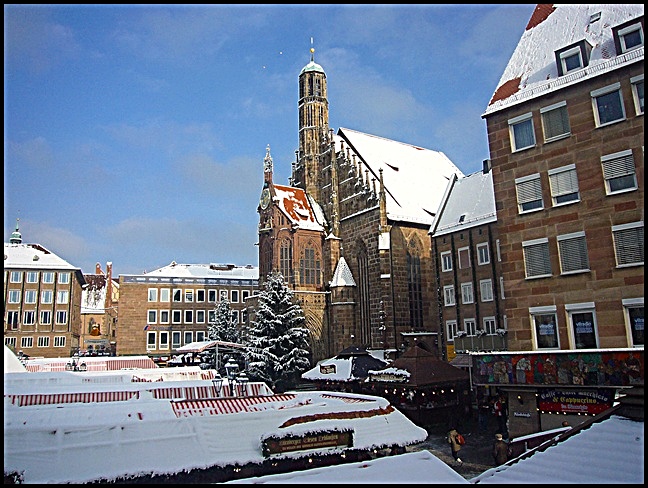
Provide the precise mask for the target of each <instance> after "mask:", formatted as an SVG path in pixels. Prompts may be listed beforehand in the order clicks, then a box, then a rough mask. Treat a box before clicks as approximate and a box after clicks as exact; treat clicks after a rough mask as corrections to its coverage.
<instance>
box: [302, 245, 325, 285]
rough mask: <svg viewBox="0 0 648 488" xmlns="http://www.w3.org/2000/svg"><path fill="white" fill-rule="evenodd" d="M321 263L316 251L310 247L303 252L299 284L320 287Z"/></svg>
mask: <svg viewBox="0 0 648 488" xmlns="http://www.w3.org/2000/svg"><path fill="white" fill-rule="evenodd" d="M320 270H321V261H320V256H319V254H318V253H316V252H315V249H314V248H313V247H311V245H308V246H307V247H305V248H304V250H303V251H302V252H301V258H300V260H299V284H300V285H319V284H320V283H321V279H320Z"/></svg>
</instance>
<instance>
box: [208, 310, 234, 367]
mask: <svg viewBox="0 0 648 488" xmlns="http://www.w3.org/2000/svg"><path fill="white" fill-rule="evenodd" d="M207 338H208V339H209V340H211V341H224V342H236V343H240V341H241V333H240V331H239V329H238V327H237V326H236V324H235V323H234V321H233V320H232V309H231V307H230V302H229V301H228V300H222V301H221V302H219V303H218V305H217V306H216V309H215V310H214V311H213V312H210V313H209V325H208V328H207ZM229 358H230V355H229V354H225V355H222V357H221V358H220V361H217V358H216V349H212V350H211V351H209V352H208V353H206V354H205V362H208V363H211V365H212V367H216V366H217V365H218V366H220V367H221V368H220V369H221V370H222V365H224V364H225V363H226V362H227V360H228V359H229Z"/></svg>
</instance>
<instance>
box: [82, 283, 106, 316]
mask: <svg viewBox="0 0 648 488" xmlns="http://www.w3.org/2000/svg"><path fill="white" fill-rule="evenodd" d="M83 277H84V278H85V280H86V283H87V284H88V286H87V287H86V288H84V289H83V290H82V291H81V313H104V311H105V309H106V292H107V291H108V287H107V286H106V285H107V278H106V275H103V274H84V275H83Z"/></svg>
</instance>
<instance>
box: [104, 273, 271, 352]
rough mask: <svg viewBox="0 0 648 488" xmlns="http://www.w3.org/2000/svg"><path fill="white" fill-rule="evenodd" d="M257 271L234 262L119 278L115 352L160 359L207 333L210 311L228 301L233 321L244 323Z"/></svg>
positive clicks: (205, 335)
mask: <svg viewBox="0 0 648 488" xmlns="http://www.w3.org/2000/svg"><path fill="white" fill-rule="evenodd" d="M258 284H259V270H258V268H257V267H254V266H250V265H247V266H236V265H233V264H224V265H223V264H178V263H176V262H172V263H171V264H169V265H168V266H164V267H162V268H159V269H156V270H154V271H151V272H148V273H146V274H141V275H134V274H127V275H120V276H119V326H118V327H117V341H116V342H117V355H118V356H127V355H148V356H150V357H151V358H153V360H154V361H161V362H165V361H166V360H168V359H169V358H170V357H171V356H172V355H173V354H174V353H175V350H176V349H177V348H178V347H180V346H184V345H186V344H189V343H191V342H195V341H203V340H206V338H207V337H208V335H207V333H208V327H209V317H210V312H213V311H214V310H215V308H216V306H217V304H218V303H219V302H221V301H223V300H228V301H229V302H230V307H231V310H232V320H233V321H234V323H236V324H239V325H240V326H242V325H243V324H244V323H246V322H247V315H248V310H247V302H248V299H249V298H250V297H251V296H252V295H254V294H255V293H256V290H257V289H258Z"/></svg>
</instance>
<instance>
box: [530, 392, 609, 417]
mask: <svg viewBox="0 0 648 488" xmlns="http://www.w3.org/2000/svg"><path fill="white" fill-rule="evenodd" d="M612 400H613V392H612V391H611V390H589V391H587V390H557V389H556V390H553V389H552V390H545V391H543V392H542V393H540V395H539V397H538V407H539V408H540V411H542V412H560V413H588V414H597V413H601V412H604V411H605V410H607V409H608V408H610V407H611V406H612Z"/></svg>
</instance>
